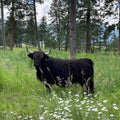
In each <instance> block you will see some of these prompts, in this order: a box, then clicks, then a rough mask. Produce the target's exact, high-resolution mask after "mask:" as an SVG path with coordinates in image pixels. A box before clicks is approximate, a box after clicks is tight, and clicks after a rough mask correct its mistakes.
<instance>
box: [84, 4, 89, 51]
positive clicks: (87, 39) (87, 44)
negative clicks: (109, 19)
mask: <svg viewBox="0 0 120 120" xmlns="http://www.w3.org/2000/svg"><path fill="white" fill-rule="evenodd" d="M89 26H90V3H88V8H87V20H86V49H85V52H86V53H88V52H89V50H90V35H89Z"/></svg>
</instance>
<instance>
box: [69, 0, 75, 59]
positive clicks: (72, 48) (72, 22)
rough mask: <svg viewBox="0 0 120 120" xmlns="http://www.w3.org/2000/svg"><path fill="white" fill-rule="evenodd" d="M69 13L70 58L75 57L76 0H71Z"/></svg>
mask: <svg viewBox="0 0 120 120" xmlns="http://www.w3.org/2000/svg"><path fill="white" fill-rule="evenodd" d="M70 9H71V11H70V12H71V13H70V58H71V59H75V58H76V0H71V6H70Z"/></svg>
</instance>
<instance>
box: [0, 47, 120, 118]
mask: <svg viewBox="0 0 120 120" xmlns="http://www.w3.org/2000/svg"><path fill="white" fill-rule="evenodd" d="M46 51H47V50H46ZM50 56H52V57H56V58H64V59H68V58H69V52H64V51H57V50H52V52H51V54H50ZM77 58H90V59H92V60H93V61H94V82H95V94H94V97H93V96H91V95H88V96H87V95H86V93H85V92H84V91H83V89H82V88H81V86H80V85H77V84H76V85H73V86H72V87H71V88H69V89H64V88H61V87H57V86H52V89H51V90H52V93H51V94H49V93H47V92H46V89H45V87H44V85H43V84H42V83H41V82H40V81H38V80H37V78H36V71H35V69H34V66H33V62H32V61H31V60H30V59H29V58H28V57H27V52H26V50H25V48H23V49H17V48H16V49H14V51H13V52H10V51H2V50H0V120H120V56H114V55H113V54H111V53H107V54H104V53H95V54H85V53H77Z"/></svg>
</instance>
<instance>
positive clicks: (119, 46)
mask: <svg viewBox="0 0 120 120" xmlns="http://www.w3.org/2000/svg"><path fill="white" fill-rule="evenodd" d="M118 5H119V26H118V27H119V43H118V55H120V1H119V0H118Z"/></svg>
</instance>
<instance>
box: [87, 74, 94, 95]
mask: <svg viewBox="0 0 120 120" xmlns="http://www.w3.org/2000/svg"><path fill="white" fill-rule="evenodd" d="M88 87H89V89H90V93H94V77H93V76H92V77H90V80H89V81H88Z"/></svg>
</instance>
